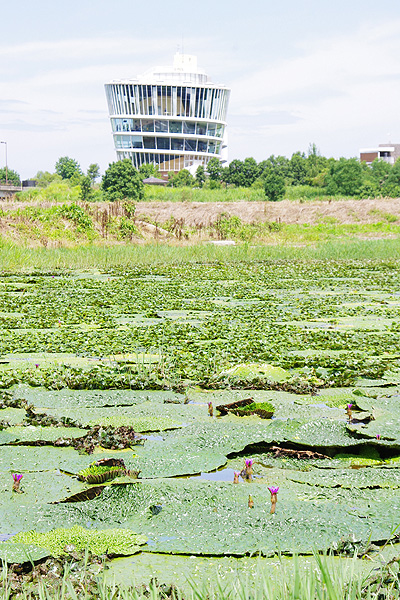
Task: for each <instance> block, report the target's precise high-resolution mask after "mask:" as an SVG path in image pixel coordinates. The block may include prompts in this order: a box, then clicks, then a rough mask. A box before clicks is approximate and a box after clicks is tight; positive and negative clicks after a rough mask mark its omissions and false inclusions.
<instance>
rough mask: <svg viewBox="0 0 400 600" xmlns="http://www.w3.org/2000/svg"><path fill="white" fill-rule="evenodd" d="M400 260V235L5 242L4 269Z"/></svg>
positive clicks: (1, 251) (0, 257) (0, 253)
mask: <svg viewBox="0 0 400 600" xmlns="http://www.w3.org/2000/svg"><path fill="white" fill-rule="evenodd" d="M354 259H357V260H374V259H375V260H397V259H400V239H389V240H373V241H372V240H356V241H354V240H351V241H330V242H326V243H322V244H318V245H316V246H315V247H309V246H307V247H293V246H292V247H289V246H268V245H263V246H261V245H259V246H251V245H249V244H246V243H245V244H241V245H238V246H215V245H213V244H194V245H186V246H178V245H168V244H161V243H158V244H157V243H152V244H146V245H134V244H126V245H120V246H112V247H101V246H94V245H88V246H80V247H78V248H56V249H48V248H21V247H17V246H13V245H10V244H4V245H2V246H1V247H0V270H2V271H17V270H18V271H19V270H45V269H94V268H98V269H107V268H112V267H127V268H129V266H132V265H136V264H145V265H146V264H148V265H150V264H173V263H213V262H214V263H215V262H239V261H240V262H251V261H278V260H282V261H286V260H301V261H314V260H354Z"/></svg>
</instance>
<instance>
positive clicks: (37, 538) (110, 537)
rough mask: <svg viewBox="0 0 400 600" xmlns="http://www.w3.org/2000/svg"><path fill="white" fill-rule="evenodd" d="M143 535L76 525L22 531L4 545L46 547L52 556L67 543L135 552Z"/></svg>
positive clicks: (96, 549)
mask: <svg viewBox="0 0 400 600" xmlns="http://www.w3.org/2000/svg"><path fill="white" fill-rule="evenodd" d="M146 542H147V537H146V536H144V535H138V534H136V533H134V532H133V531H130V530H127V529H103V530H101V529H100V530H93V529H86V528H84V527H81V526H80V525H74V526H73V527H71V528H69V529H67V528H60V529H52V530H51V531H47V532H45V533H38V532H37V531H24V532H21V533H18V534H17V535H15V536H13V537H12V538H11V539H10V540H8V541H7V542H4V543H7V544H33V545H35V546H38V547H39V548H47V549H48V550H49V551H50V552H51V554H52V555H53V556H62V555H64V554H68V550H69V549H70V547H71V546H74V548H75V550H78V551H79V550H87V551H88V552H90V553H91V554H94V555H96V556H100V555H103V554H107V555H114V554H115V555H130V554H135V553H136V552H139V550H140V546H142V545H143V544H145V543H146Z"/></svg>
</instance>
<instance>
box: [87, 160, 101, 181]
mask: <svg viewBox="0 0 400 600" xmlns="http://www.w3.org/2000/svg"><path fill="white" fill-rule="evenodd" d="M86 175H87V177H89V179H90V183H91V185H94V184H95V182H96V179H98V178H99V177H100V167H99V165H98V164H97V163H92V164H91V165H89V167H88V170H87V172H86Z"/></svg>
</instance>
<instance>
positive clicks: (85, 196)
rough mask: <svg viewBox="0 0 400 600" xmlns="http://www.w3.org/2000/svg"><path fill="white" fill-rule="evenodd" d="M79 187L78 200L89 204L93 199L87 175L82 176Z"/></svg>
mask: <svg viewBox="0 0 400 600" xmlns="http://www.w3.org/2000/svg"><path fill="white" fill-rule="evenodd" d="M80 186H81V193H80V195H79V196H80V199H81V200H83V202H90V200H92V199H93V188H92V179H91V178H90V177H89V175H84V176H83V177H81V181H80Z"/></svg>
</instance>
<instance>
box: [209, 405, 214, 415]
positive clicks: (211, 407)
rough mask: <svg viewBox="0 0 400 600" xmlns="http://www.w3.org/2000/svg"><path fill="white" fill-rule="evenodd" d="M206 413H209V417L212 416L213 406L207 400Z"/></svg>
mask: <svg viewBox="0 0 400 600" xmlns="http://www.w3.org/2000/svg"><path fill="white" fill-rule="evenodd" d="M208 414H209V415H210V417H213V416H214V408H213V404H212V402H208Z"/></svg>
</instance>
